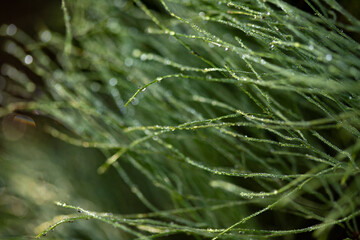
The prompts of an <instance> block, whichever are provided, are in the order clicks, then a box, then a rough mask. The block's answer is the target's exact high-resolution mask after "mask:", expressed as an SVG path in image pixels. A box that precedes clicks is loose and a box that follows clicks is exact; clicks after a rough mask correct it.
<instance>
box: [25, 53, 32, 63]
mask: <svg viewBox="0 0 360 240" xmlns="http://www.w3.org/2000/svg"><path fill="white" fill-rule="evenodd" d="M24 62H25V64H27V65H29V64H31V63H32V62H33V57H32V56H31V55H26V56H25V58H24Z"/></svg>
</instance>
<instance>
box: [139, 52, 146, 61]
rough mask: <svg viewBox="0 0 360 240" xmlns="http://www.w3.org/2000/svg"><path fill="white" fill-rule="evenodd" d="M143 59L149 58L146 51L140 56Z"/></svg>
mask: <svg viewBox="0 0 360 240" xmlns="http://www.w3.org/2000/svg"><path fill="white" fill-rule="evenodd" d="M140 59H141V61H145V60H146V59H147V55H146V54H145V53H143V54H141V56H140Z"/></svg>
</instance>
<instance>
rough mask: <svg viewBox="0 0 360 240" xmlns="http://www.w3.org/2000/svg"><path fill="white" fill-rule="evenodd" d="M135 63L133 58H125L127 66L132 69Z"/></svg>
mask: <svg viewBox="0 0 360 240" xmlns="http://www.w3.org/2000/svg"><path fill="white" fill-rule="evenodd" d="M133 63H134V61H133V60H132V58H125V66H127V67H131V66H132V65H133Z"/></svg>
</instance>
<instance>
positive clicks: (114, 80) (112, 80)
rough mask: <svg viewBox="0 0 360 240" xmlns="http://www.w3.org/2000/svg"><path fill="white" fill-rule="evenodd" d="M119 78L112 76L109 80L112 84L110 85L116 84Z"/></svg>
mask: <svg viewBox="0 0 360 240" xmlns="http://www.w3.org/2000/svg"><path fill="white" fill-rule="evenodd" d="M117 82H118V81H117V79H116V78H111V79H110V80H109V84H110V86H115V85H116V84H117Z"/></svg>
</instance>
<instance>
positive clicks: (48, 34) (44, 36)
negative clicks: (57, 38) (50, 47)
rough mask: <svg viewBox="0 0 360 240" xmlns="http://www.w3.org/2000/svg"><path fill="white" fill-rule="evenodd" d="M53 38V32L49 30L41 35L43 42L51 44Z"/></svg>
mask: <svg viewBox="0 0 360 240" xmlns="http://www.w3.org/2000/svg"><path fill="white" fill-rule="evenodd" d="M51 38H52V35H51V32H50V31H49V30H45V31H43V32H42V33H41V34H40V39H41V41H42V42H49V41H50V40H51Z"/></svg>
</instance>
